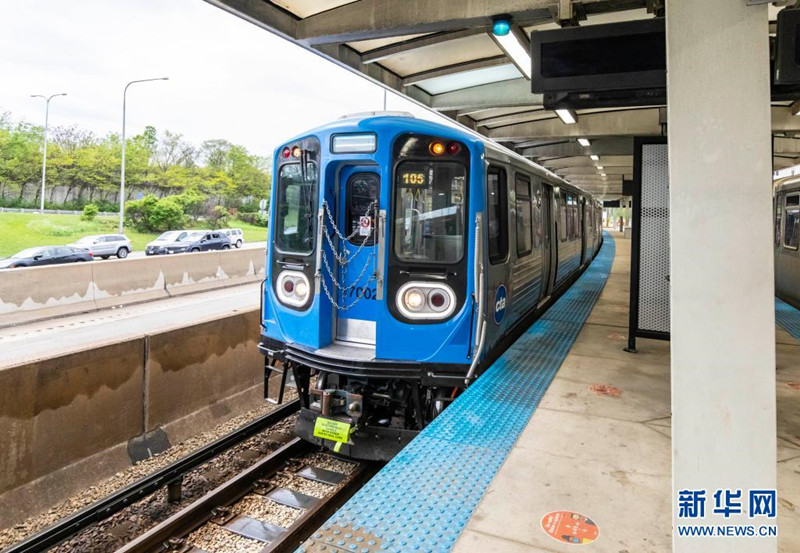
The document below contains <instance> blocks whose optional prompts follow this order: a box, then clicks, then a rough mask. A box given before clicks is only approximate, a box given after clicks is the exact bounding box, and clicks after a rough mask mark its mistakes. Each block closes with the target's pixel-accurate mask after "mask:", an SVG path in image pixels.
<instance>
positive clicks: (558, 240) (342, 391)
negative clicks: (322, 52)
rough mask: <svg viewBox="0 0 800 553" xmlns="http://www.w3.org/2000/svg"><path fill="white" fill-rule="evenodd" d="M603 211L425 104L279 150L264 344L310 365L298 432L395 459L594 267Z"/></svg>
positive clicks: (335, 126)
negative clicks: (440, 119)
mask: <svg viewBox="0 0 800 553" xmlns="http://www.w3.org/2000/svg"><path fill="white" fill-rule="evenodd" d="M601 218H602V214H601V208H600V204H599V203H598V202H597V201H596V200H594V199H593V198H592V197H591V196H590V195H588V194H586V193H584V192H582V191H581V190H580V189H578V188H575V187H573V186H571V185H570V184H569V183H567V182H566V181H564V180H563V179H561V178H559V177H557V176H556V175H554V174H553V173H551V172H549V171H547V170H546V169H544V168H542V167H541V166H539V165H536V164H534V163H532V162H531V161H529V160H527V159H525V158H524V157H522V156H519V155H517V154H515V153H513V152H511V151H510V150H507V149H505V148H502V147H500V146H498V145H497V144H494V143H492V142H489V141H487V140H485V139H482V138H481V137H480V136H479V135H477V134H472V133H468V132H466V131H462V130H459V129H457V128H453V127H449V126H446V125H441V124H436V123H432V122H429V121H423V120H419V119H416V118H414V117H412V116H410V115H407V114H389V113H370V114H362V115H356V116H350V117H345V118H342V119H340V120H338V121H336V122H333V123H331V124H328V125H326V126H323V127H320V128H317V129H314V130H312V131H310V132H308V133H306V134H303V135H302V136H299V137H297V138H295V139H292V140H289V141H288V142H286V143H285V144H284V145H282V146H280V147H279V148H277V150H276V152H275V164H274V179H273V187H272V196H271V213H270V221H271V222H270V228H269V236H268V249H267V251H268V253H267V257H268V259H267V270H266V281H265V286H264V295H263V315H262V332H261V340H260V345H259V349H260V351H261V352H262V353H263V354H264V355H266V356H267V357H268V359H269V361H270V362H271V363H275V362H278V361H280V362H281V363H282V364H283V367H284V368H285V370H287V371H292V373H293V375H294V379H295V382H296V384H297V388H298V393H299V395H300V399H301V405H302V408H301V411H300V414H299V419H298V423H297V427H296V431H297V433H298V434H299V435H300V436H301V437H303V438H305V439H307V440H310V441H314V442H316V443H318V444H320V445H324V446H327V447H330V448H333V449H335V450H336V451H340V452H341V453H342V454H345V455H349V456H352V457H355V458H362V459H376V460H386V459H389V458H391V457H392V456H393V455H394V454H395V453H396V452H397V451H399V450H400V449H401V448H402V447H403V446H404V445H405V444H407V443H408V442H409V441H410V440H411V439H412V438H413V437H414V436H415V435H416V434H417V433H418V432H419V430H421V429H422V428H424V427H425V425H426V424H427V423H429V422H430V421H431V420H432V419H433V418H434V417H436V416H437V415H438V414H439V413H440V412H441V411H442V410H443V409H444V408H445V407H446V406H447V405H448V404H449V403H450V402H451V401H453V399H454V398H456V397H457V396H458V394H459V393H460V392H461V391H462V390H463V389H464V388H465V387H466V386H468V385H469V383H470V382H471V381H473V380H474V379H475V378H477V377H478V376H479V375H480V374H481V372H482V371H484V370H485V369H486V368H487V367H488V366H489V365H490V364H491V363H492V362H493V361H494V360H495V359H496V358H497V357H498V356H499V355H500V353H502V352H503V350H504V349H505V348H507V347H508V345H509V344H511V343H512V342H513V340H514V339H516V338H517V337H518V336H519V335H520V334H521V333H522V332H523V331H524V330H525V329H526V328H527V327H528V326H529V325H530V324H531V322H532V321H533V320H535V318H536V317H538V316H539V315H540V314H541V313H542V312H544V310H546V309H547V307H548V306H549V305H550V304H551V303H552V302H553V301H554V300H555V299H556V298H557V297H558V296H559V295H560V294H561V293H562V292H564V291H565V290H566V289H567V288H568V287H569V285H570V284H571V283H572V282H573V281H574V280H575V279H576V278H577V277H578V276H579V274H580V273H581V271H582V270H583V269H584V268H585V267H586V266H587V265H588V264H589V263H590V261H591V260H592V259H593V257H594V255H595V254H596V253H597V251H598V250H599V248H600V245H601V241H602V233H601Z"/></svg>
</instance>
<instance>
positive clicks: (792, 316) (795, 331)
mask: <svg viewBox="0 0 800 553" xmlns="http://www.w3.org/2000/svg"><path fill="white" fill-rule="evenodd" d="M775 321H776V322H777V323H778V324H779V325H781V327H782V328H783V329H784V330H785V331H786V332H788V333H789V334H791V335H792V337H793V338H794V339H795V340H797V341H798V342H800V311H798V310H797V309H796V308H795V307H793V306H791V305H789V304H788V303H786V302H785V301H783V300H779V299H778V298H775Z"/></svg>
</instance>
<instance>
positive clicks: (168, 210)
mask: <svg viewBox="0 0 800 553" xmlns="http://www.w3.org/2000/svg"><path fill="white" fill-rule="evenodd" d="M147 222H148V224H149V226H150V228H151V229H152V230H156V231H165V230H175V229H177V228H181V227H183V226H184V225H185V224H186V216H185V215H184V213H183V206H182V205H181V203H180V201H178V200H177V199H175V198H174V197H171V196H168V197H166V198H161V199H160V200H158V201H157V202H156V203H155V205H153V206H152V208H151V209H150V212H149V214H148V216H147Z"/></svg>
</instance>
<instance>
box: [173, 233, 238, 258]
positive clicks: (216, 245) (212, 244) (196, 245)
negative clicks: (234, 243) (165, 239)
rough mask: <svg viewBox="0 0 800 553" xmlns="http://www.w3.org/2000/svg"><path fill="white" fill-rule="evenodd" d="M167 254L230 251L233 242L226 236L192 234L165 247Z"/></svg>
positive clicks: (218, 234) (219, 234)
mask: <svg viewBox="0 0 800 553" xmlns="http://www.w3.org/2000/svg"><path fill="white" fill-rule="evenodd" d="M164 249H165V250H166V252H167V253H185V252H206V251H209V250H229V249H231V240H230V238H228V237H227V236H225V235H224V234H221V233H219V232H217V231H213V232H206V231H201V232H191V233H189V234H187V235H186V236H185V237H183V238H182V239H180V240H178V241H177V242H172V243H171V244H167V245H166V246H164Z"/></svg>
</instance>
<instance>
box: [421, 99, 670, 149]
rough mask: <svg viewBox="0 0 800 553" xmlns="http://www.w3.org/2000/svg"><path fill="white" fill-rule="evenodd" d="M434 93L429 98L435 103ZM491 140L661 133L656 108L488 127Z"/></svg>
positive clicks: (588, 114)
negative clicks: (565, 120) (575, 119)
mask: <svg viewBox="0 0 800 553" xmlns="http://www.w3.org/2000/svg"><path fill="white" fill-rule="evenodd" d="M435 100H436V96H434V97H433V101H434V102H435ZM486 134H487V136H488V137H489V138H492V139H494V140H514V139H520V138H523V139H526V138H537V139H544V138H559V137H561V138H563V137H575V138H579V137H591V136H653V135H660V134H661V124H660V121H659V109H658V108H647V109H635V110H628V111H610V112H599V113H583V114H580V116H579V117H578V122H577V123H575V124H573V125H565V124H564V123H563V122H562V121H561V119H559V118H557V117H553V118H552V119H544V120H539V121H529V122H527V123H519V124H516V125H508V126H506V127H498V128H495V129H489V130H488V132H487V133H486Z"/></svg>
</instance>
